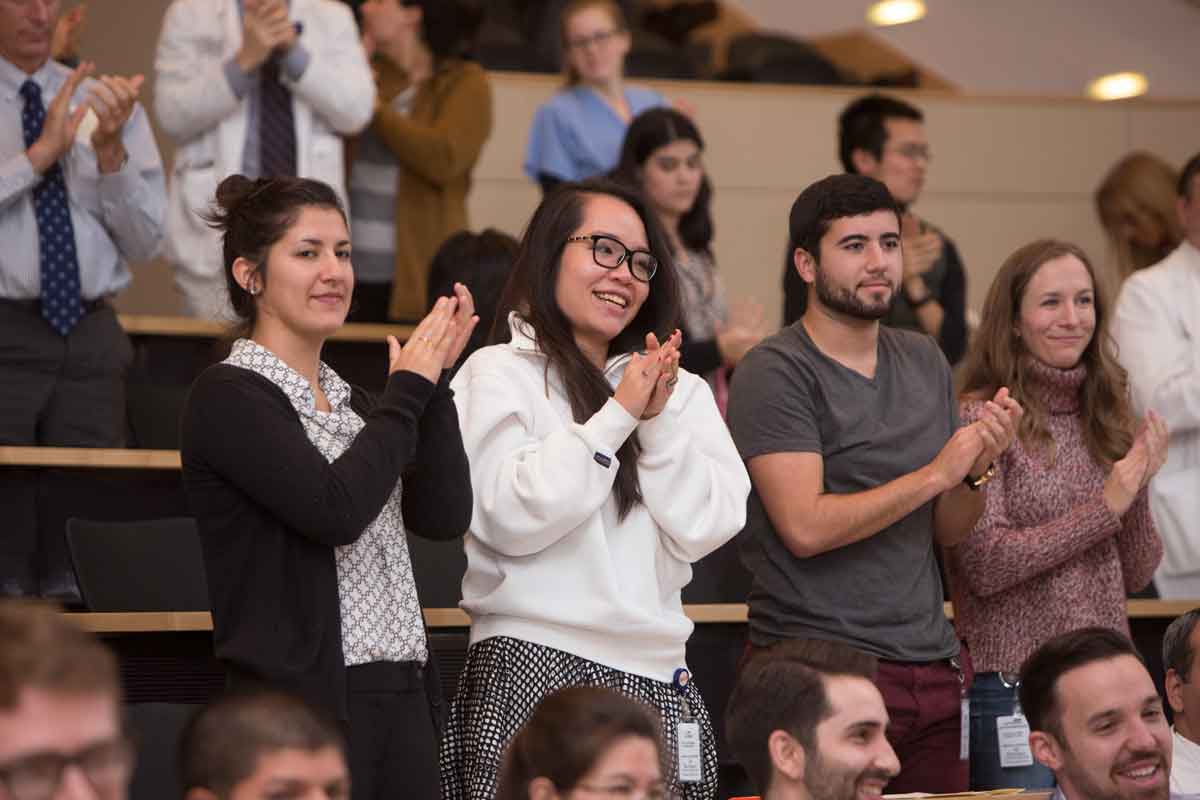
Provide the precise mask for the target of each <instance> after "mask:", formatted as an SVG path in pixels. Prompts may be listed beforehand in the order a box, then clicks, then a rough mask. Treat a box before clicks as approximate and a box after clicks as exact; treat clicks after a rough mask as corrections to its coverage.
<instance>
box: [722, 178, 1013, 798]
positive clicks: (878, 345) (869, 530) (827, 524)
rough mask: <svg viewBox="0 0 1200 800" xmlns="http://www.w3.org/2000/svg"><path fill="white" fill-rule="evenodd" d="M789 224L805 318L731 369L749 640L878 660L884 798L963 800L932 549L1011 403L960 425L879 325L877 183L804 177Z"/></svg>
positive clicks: (888, 215) (1004, 396) (963, 766)
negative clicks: (887, 755) (849, 650)
mask: <svg viewBox="0 0 1200 800" xmlns="http://www.w3.org/2000/svg"><path fill="white" fill-rule="evenodd" d="M790 227H791V239H792V247H793V250H794V261H795V266H796V269H797V271H798V272H799V274H800V276H801V278H803V280H804V281H805V283H806V284H808V285H809V303H808V308H807V310H806V311H805V314H804V316H803V317H802V318H801V319H800V321H799V322H797V323H795V324H794V325H792V326H791V327H789V328H786V329H784V330H783V331H781V332H780V333H779V334H777V335H775V336H774V337H772V338H770V339H768V340H766V341H764V342H763V343H762V344H760V345H759V346H758V347H756V348H755V349H754V350H752V351H751V352H750V354H749V355H748V356H747V357H746V358H745V359H744V360H743V361H742V363H741V364H740V365H739V366H738V370H737V374H736V377H735V379H734V383H733V387H732V392H731V394H730V402H729V425H730V428H731V430H732V431H733V436H734V440H735V441H736V442H737V445H738V448H739V450H740V451H741V454H742V457H743V458H744V459H745V460H746V465H747V467H748V469H749V471H750V476H751V479H752V480H753V483H754V492H753V493H752V495H751V498H750V507H749V515H748V518H747V524H746V528H745V531H744V532H743V534H742V540H741V547H742V554H743V559H744V561H745V563H746V565H747V566H748V567H749V569H750V570H751V571H752V572H753V574H754V584H753V588H752V589H751V593H750V599H749V602H750V641H751V644H752V645H753V646H755V647H763V646H767V645H769V644H771V643H773V642H775V641H778V640H780V639H792V638H812V639H830V640H836V641H841V642H845V643H847V644H850V645H853V646H855V647H857V648H860V649H862V650H865V651H867V652H870V653H873V654H874V655H877V656H879V657H880V658H881V659H882V661H881V663H880V668H879V677H878V684H879V688H880V691H881V692H882V693H883V696H884V699H885V701H886V703H887V706H888V712H889V714H890V716H891V727H890V728H889V731H888V736H889V739H890V740H891V741H892V746H893V747H894V748H895V750H896V752H897V754H898V755H899V756H900V762H901V773H900V775H899V776H898V777H897V778H896V779H895V780H893V781H892V783H890V784H889V785H888V789H889V791H891V792H910V791H930V792H956V791H963V790H965V789H966V788H967V762H966V761H965V760H963V759H962V758H961V757H960V752H961V742H960V738H959V737H960V732H961V727H960V724H959V723H960V698H963V697H965V694H966V689H967V686H968V685H969V681H970V677H971V673H970V667H969V664H968V662H967V659H966V658H964V657H960V651H959V645H958V641H957V639H956V638H955V635H954V630H953V628H952V627H951V625H950V623H949V622H948V621H947V620H946V617H945V615H944V614H943V612H942V582H941V577H940V575H939V573H938V568H937V561H936V558H935V554H934V547H935V544H937V545H952V544H955V543H957V542H959V541H961V540H962V539H963V538H965V537H966V536H967V534H969V533H970V531H971V528H972V527H973V526H974V524H975V521H976V520H977V519H978V517H979V515H980V513H982V511H983V494H982V491H981V490H982V488H983V485H984V483H986V481H987V478H988V477H990V467H991V464H992V462H993V461H994V460H995V459H996V457H997V456H998V455H999V454H1000V453H1001V452H1003V451H1004V449H1005V448H1006V447H1007V446H1008V445H1009V443H1010V442H1011V441H1012V438H1013V435H1014V432H1015V430H1016V424H1017V422H1018V421H1019V418H1020V414H1021V410H1020V406H1019V405H1018V404H1017V403H1016V402H1015V401H1013V400H1012V399H1011V398H1009V397H1008V392H1007V390H1004V389H1002V390H1000V392H998V393H997V395H996V398H995V399H994V401H993V402H992V403H991V404H989V413H988V415H987V416H986V417H985V418H983V419H981V420H980V422H977V423H975V424H972V425H969V426H966V427H962V428H960V427H959V426H958V417H957V413H956V410H955V409H956V403H955V397H954V390H953V387H952V384H951V378H950V368H949V366H948V365H947V363H946V360H945V358H944V356H943V355H942V353H941V351H940V350H939V349H938V346H937V344H936V343H935V342H934V341H933V340H932V339H931V338H929V337H928V336H925V335H922V334H917V333H912V332H909V331H902V330H896V329H890V328H884V327H882V326H881V325H880V323H879V320H880V319H881V318H882V317H883V316H884V315H885V314H886V313H887V311H888V309H889V308H890V307H891V305H892V302H893V300H894V298H895V294H896V286H897V285H898V284H899V281H900V280H901V276H902V272H903V268H902V255H901V250H900V247H901V243H900V242H901V240H900V216H899V207H898V206H897V205H896V203H895V201H894V200H893V198H892V196H891V195H890V194H889V193H888V190H887V188H886V187H885V186H884V185H883V184H881V183H879V182H878V181H876V180H874V179H872V178H868V177H865V176H861V175H835V176H831V177H829V178H826V179H825V180H823V181H819V182H817V183H815V184H813V185H812V186H810V187H809V188H807V189H805V190H804V192H802V193H801V195H800V196H799V197H798V198H797V200H796V202H795V204H794V205H793V207H792V212H791V219H790Z"/></svg>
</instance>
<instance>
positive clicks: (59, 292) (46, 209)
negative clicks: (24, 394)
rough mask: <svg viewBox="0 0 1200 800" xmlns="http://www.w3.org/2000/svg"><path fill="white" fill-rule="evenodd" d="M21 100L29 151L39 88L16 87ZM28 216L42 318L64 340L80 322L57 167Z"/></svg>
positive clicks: (41, 111) (70, 228)
mask: <svg viewBox="0 0 1200 800" xmlns="http://www.w3.org/2000/svg"><path fill="white" fill-rule="evenodd" d="M21 97H22V98H24V100H25V108H24V110H23V111H22V112H21V129H22V132H23V133H24V134H25V146H26V147H30V146H32V145H33V143H34V142H36V141H37V140H38V137H40V136H41V135H42V126H43V125H44V124H45V122H46V107H45V106H44V105H43V104H42V89H41V87H40V86H38V85H37V84H36V83H34V82H33V81H32V80H27V81H25V82H24V83H23V84H21ZM33 214H34V217H35V218H36V219H37V229H38V259H39V262H40V275H39V277H40V279H41V286H42V295H41V301H42V317H44V318H45V320H46V322H48V323H50V327H52V328H54V330H56V331H58V333H59V334H60V335H62V336H66V335H67V334H68V333H70V332H71V329H72V328H74V327H75V325H76V324H77V323H78V322H79V320H81V319H83V295H82V294H81V291H80V286H79V256H78V254H77V253H76V252H75V226H74V224H73V223H72V222H71V207H70V204H69V203H68V201H67V182H66V180H65V179H64V178H63V171H62V167H61V166H59V164H58V162H55V163H54V164H53V165H51V167H50V169H48V170H46V173H45V174H44V175H42V179H41V180H40V181H39V182H38V183H37V185H36V186H34V187H33Z"/></svg>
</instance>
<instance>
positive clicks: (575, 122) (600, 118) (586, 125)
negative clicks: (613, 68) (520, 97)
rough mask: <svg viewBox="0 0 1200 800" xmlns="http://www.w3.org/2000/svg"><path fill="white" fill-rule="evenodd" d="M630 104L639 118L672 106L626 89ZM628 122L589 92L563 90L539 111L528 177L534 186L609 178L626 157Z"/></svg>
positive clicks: (648, 94)
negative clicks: (544, 178)
mask: <svg viewBox="0 0 1200 800" xmlns="http://www.w3.org/2000/svg"><path fill="white" fill-rule="evenodd" d="M625 101H626V102H627V103H629V110H630V112H631V113H632V114H633V116H635V117H636V116H637V115H638V114H640V113H642V112H643V111H645V110H646V109H648V108H656V107H658V106H665V105H667V101H666V98H664V97H663V96H662V95H661V94H659V93H658V92H656V91H654V90H653V89H646V88H642V87H640V86H627V87H625ZM627 127H629V126H628V124H627V123H626V122H625V120H623V119H621V118H620V117H619V116H617V112H615V111H613V109H612V106H610V105H609V104H608V103H606V102H604V100H603V99H601V97H600V95H598V94H596V92H595V91H593V90H591V89H589V88H587V87H586V86H573V87H571V88H569V89H563V90H562V91H560V92H558V93H557V94H555V95H554V96H553V97H551V98H550V99H549V100H547V101H546V102H545V103H543V104H542V105H541V107H539V108H538V110H537V113H536V114H535V115H534V117H533V128H532V129H531V130H530V131H529V147H528V149H527V150H526V151H525V174H526V175H528V176H529V177H530V178H532V179H533V180H535V181H536V180H538V178H539V176H541V175H550V176H552V177H555V178H558V179H559V180H564V181H579V180H583V179H584V178H591V177H593V176H595V175H600V174H603V173H605V172H608V171H609V170H611V169H612V168H613V167H615V166H616V165H617V160H618V159H619V158H620V157H621V144H622V143H623V142H624V140H625V129H626V128H627Z"/></svg>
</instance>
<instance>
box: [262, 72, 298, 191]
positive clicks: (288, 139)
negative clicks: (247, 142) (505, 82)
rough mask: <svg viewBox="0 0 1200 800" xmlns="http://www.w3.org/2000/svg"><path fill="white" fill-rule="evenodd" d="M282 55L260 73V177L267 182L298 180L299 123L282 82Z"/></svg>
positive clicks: (289, 95)
mask: <svg viewBox="0 0 1200 800" xmlns="http://www.w3.org/2000/svg"><path fill="white" fill-rule="evenodd" d="M279 61H280V57H279V56H278V55H273V56H271V58H269V59H267V60H266V62H264V63H263V65H262V68H261V69H260V70H259V116H258V148H259V151H258V152H259V164H258V170H259V174H260V175H261V176H262V177H264V178H274V177H280V176H295V174H296V122H295V119H294V118H293V116H292V93H291V92H290V91H288V89H287V87H286V86H284V85H283V83H282V82H281V81H280V80H279Z"/></svg>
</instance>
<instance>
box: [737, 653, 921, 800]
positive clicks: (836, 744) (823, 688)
mask: <svg viewBox="0 0 1200 800" xmlns="http://www.w3.org/2000/svg"><path fill="white" fill-rule="evenodd" d="M876 666H877V662H876V659H875V657H874V656H872V655H869V654H867V653H864V652H862V651H860V650H855V649H854V648H853V647H850V646H849V645H846V644H841V643H840V642H829V641H821V640H800V639H796V640H792V641H788V642H779V643H777V644H775V645H772V646H771V647H770V648H767V649H766V650H762V651H759V652H758V653H756V654H755V655H754V656H752V657H751V658H750V660H749V663H748V664H747V665H746V667H745V669H743V670H742V674H741V675H740V676H739V678H738V682H737V685H736V686H735V687H734V690H733V694H732V695H731V696H730V698H729V708H728V710H727V711H726V712H725V738H726V740H727V741H728V742H729V747H730V748H731V749H732V750H733V752H734V754H735V755H736V757H737V760H738V762H739V763H741V765H742V766H743V767H744V768H745V769H746V772H747V773H749V775H750V778H751V780H752V781H753V782H754V785H755V787H756V789H757V790H758V791H759V792H760V793H761V795H762V797H763V800H783V798H797V799H798V800H799V799H803V800H807V799H808V798H821V800H854V799H855V798H857V797H878V796H879V795H880V794H881V793H882V792H883V787H884V786H886V785H887V783H888V781H889V780H891V779H892V777H894V776H895V775H896V774H897V773H898V772H899V771H900V761H899V759H897V758H896V753H895V751H894V750H892V746H891V745H890V744H889V743H888V740H887V736H886V735H885V731H886V729H887V724H888V712H887V709H886V708H885V707H884V704H883V696H882V695H881V694H880V693H879V690H878V689H877V688H875V684H874V680H875V670H876Z"/></svg>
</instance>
